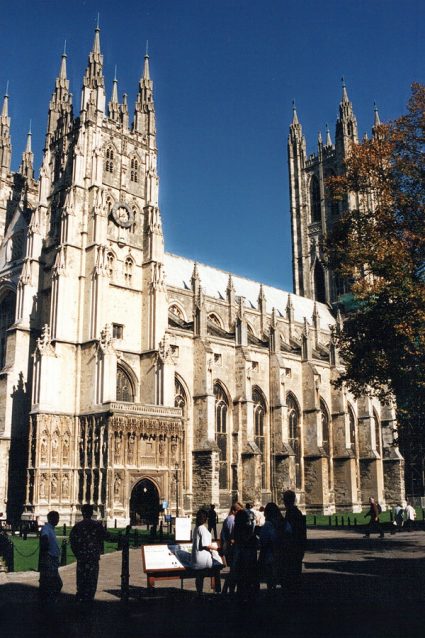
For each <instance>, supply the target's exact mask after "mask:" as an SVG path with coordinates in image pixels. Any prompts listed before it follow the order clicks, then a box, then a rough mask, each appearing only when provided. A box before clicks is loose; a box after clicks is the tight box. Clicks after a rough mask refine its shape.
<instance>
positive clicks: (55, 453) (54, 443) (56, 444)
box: [52, 433, 59, 463]
mask: <svg viewBox="0 0 425 638" xmlns="http://www.w3.org/2000/svg"><path fill="white" fill-rule="evenodd" d="M58 455H59V439H58V436H57V434H56V433H55V434H54V435H53V438H52V463H57V462H58Z"/></svg>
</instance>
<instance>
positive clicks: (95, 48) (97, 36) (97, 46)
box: [92, 14, 100, 53]
mask: <svg viewBox="0 0 425 638" xmlns="http://www.w3.org/2000/svg"><path fill="white" fill-rule="evenodd" d="M92 52H93V53H100V28H99V14H97V24H96V28H95V30H94V40H93V48H92Z"/></svg>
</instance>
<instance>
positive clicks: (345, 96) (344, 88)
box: [341, 77, 350, 102]
mask: <svg viewBox="0 0 425 638" xmlns="http://www.w3.org/2000/svg"><path fill="white" fill-rule="evenodd" d="M341 82H342V102H349V101H350V100H349V99H348V93H347V85H346V84H345V80H344V77H342V78H341Z"/></svg>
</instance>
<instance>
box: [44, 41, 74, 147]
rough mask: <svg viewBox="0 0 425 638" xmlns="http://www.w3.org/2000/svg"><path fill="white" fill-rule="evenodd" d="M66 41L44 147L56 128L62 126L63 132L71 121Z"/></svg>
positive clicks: (50, 105)
mask: <svg viewBox="0 0 425 638" xmlns="http://www.w3.org/2000/svg"><path fill="white" fill-rule="evenodd" d="M66 59H67V55H66V41H65V43H64V47H63V53H62V56H61V62H60V67H59V74H58V76H57V77H56V80H55V88H54V90H53V93H52V97H51V99H50V104H49V115H48V120H47V139H46V147H47V146H48V144H49V141H50V136H51V135H52V134H53V132H54V131H56V129H57V128H58V126H62V127H63V132H64V133H66V132H67V131H68V127H69V125H70V123H71V121H72V95H71V93H70V92H69V80H68V78H67V73H66Z"/></svg>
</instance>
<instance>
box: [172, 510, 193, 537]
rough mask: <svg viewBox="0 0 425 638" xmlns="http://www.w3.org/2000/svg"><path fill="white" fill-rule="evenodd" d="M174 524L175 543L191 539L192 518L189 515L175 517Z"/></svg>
mask: <svg viewBox="0 0 425 638" xmlns="http://www.w3.org/2000/svg"><path fill="white" fill-rule="evenodd" d="M175 526H176V532H175V539H176V542H177V543H178V542H180V541H182V542H187V541H190V540H192V519H191V518H190V517H189V516H185V517H179V518H176V519H175Z"/></svg>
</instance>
